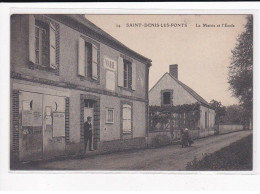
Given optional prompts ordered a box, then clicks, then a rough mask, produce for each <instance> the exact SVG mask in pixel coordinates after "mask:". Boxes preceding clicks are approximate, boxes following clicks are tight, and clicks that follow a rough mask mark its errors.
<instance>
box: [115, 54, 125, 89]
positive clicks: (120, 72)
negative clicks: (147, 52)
mask: <svg viewBox="0 0 260 194" xmlns="http://www.w3.org/2000/svg"><path fill="white" fill-rule="evenodd" d="M117 85H118V86H121V87H123V86H124V61H123V58H122V57H118V64H117Z"/></svg>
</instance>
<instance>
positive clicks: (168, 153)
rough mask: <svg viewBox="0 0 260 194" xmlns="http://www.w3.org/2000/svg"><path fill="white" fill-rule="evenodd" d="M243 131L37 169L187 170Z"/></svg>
mask: <svg viewBox="0 0 260 194" xmlns="http://www.w3.org/2000/svg"><path fill="white" fill-rule="evenodd" d="M251 133H252V131H241V132H235V133H230V134H226V135H219V136H212V137H208V138H203V139H199V140H196V141H195V144H193V146H192V147H189V148H181V146H180V145H171V146H167V147H163V148H157V149H143V150H133V151H128V152H120V153H112V154H105V155H97V156H92V157H89V158H84V159H70V160H64V161H54V162H44V163H38V164H36V165H35V166H34V167H33V168H34V169H39V170H40V169H45V170H146V171H150V170H154V171H156V170H160V171H163V170H170V171H180V170H185V167H186V164H187V162H190V161H192V160H193V158H194V157H195V156H196V157H197V158H198V159H200V158H202V156H203V154H205V153H213V152H215V151H217V150H219V149H221V148H223V147H226V146H228V145H229V144H230V143H232V142H235V141H237V140H239V139H241V138H243V137H246V136H248V135H249V134H251Z"/></svg>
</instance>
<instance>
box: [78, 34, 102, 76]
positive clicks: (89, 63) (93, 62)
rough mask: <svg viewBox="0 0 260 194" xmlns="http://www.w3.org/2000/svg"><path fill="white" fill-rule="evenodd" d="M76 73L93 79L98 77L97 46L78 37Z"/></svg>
mask: <svg viewBox="0 0 260 194" xmlns="http://www.w3.org/2000/svg"><path fill="white" fill-rule="evenodd" d="M78 55H79V56H78V57H79V59H78V61H79V63H78V74H79V75H80V76H83V77H89V78H92V79H93V80H97V79H98V48H97V46H96V45H94V44H92V43H90V42H87V41H86V40H85V39H83V38H82V37H80V39H79V50H78Z"/></svg>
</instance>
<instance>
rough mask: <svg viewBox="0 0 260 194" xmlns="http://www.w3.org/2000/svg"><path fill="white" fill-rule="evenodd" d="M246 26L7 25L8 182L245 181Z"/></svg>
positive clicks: (80, 19)
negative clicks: (31, 178) (65, 174)
mask: <svg viewBox="0 0 260 194" xmlns="http://www.w3.org/2000/svg"><path fill="white" fill-rule="evenodd" d="M253 20H254V15H253V14H211V15H208V14H196V15H195V14H190V15H187V14H166V15H156V14H155V15H152V14H148V15H139V14H135V15H131V14H123V15H116V14H104V15H102V14H99V15H98V14H12V15H10V170H11V171H20V170H22V171H34V170H40V171H52V170H55V171H57V170H58V171H59V170H65V171H75V170H76V171H252V170H253V26H254V25H253Z"/></svg>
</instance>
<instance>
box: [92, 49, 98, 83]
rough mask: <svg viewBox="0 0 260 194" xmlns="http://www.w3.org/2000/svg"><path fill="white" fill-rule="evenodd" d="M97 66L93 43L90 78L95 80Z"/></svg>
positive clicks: (95, 50) (96, 52) (96, 53)
mask: <svg viewBox="0 0 260 194" xmlns="http://www.w3.org/2000/svg"><path fill="white" fill-rule="evenodd" d="M97 68H98V51H97V47H96V46H95V45H92V78H93V79H95V80H97V78H98V75H97V73H98V72H97Z"/></svg>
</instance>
